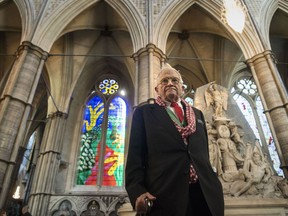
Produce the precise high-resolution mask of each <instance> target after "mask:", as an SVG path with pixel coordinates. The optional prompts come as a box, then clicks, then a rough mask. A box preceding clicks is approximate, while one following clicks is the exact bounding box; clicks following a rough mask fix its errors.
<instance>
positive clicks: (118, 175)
mask: <svg viewBox="0 0 288 216" xmlns="http://www.w3.org/2000/svg"><path fill="white" fill-rule="evenodd" d="M126 114H127V106H126V103H125V101H124V100H123V99H122V98H120V97H115V98H114V99H113V100H112V101H111V103H110V105H109V111H108V126H107V133H106V149H105V159H104V176H103V182H102V185H104V186H122V185H123V171H124V147H125V126H126Z"/></svg>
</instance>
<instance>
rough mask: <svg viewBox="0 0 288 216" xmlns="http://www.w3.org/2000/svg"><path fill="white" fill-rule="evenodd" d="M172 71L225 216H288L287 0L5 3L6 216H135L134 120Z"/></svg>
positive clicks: (1, 188) (0, 158)
mask: <svg viewBox="0 0 288 216" xmlns="http://www.w3.org/2000/svg"><path fill="white" fill-rule="evenodd" d="M165 63H168V64H170V65H171V66H172V67H174V68H176V69H177V70H179V72H180V74H181V75H182V77H183V81H184V87H185V93H184V95H183V98H184V99H185V100H186V101H187V102H188V103H189V104H191V105H192V106H195V107H196V108H198V109H200V110H202V111H203V113H204V116H205V119H206V124H207V131H208V140H209V154H210V162H211V166H212V168H213V169H214V170H215V172H216V173H217V175H218V177H219V179H220V181H221V183H222V185H223V192H224V196H225V215H227V216H242V215H250V216H251V215H254V216H272V215H273V216H274V215H279V216H280V215H281V216H284V215H288V133H287V128H288V95H287V89H288V1H287V0H258V1H254V0H253V1H252V0H149V1H144V0H121V1H120V0H119V1H115V0H81V1H77V0H25V1H23V0H0V209H1V208H2V209H5V210H6V212H7V215H20V208H21V206H23V205H28V206H29V212H30V213H31V214H32V215H33V216H38V215H41V216H42V215H51V216H60V215H71V216H72V215H73V216H76V215H77V216H78V215H81V216H82V215H83V216H84V215H103V216H104V215H105V216H116V215H119V216H128V215H135V212H133V209H132V207H131V205H130V201H129V199H128V196H127V193H126V191H125V182H124V171H125V161H126V156H127V150H128V143H129V131H130V128H131V119H132V114H133V110H134V108H135V107H137V106H141V105H142V104H145V103H149V102H151V99H153V98H155V96H156V93H155V91H154V87H155V80H156V77H157V74H158V73H159V71H160V69H161V67H162V66H163V65H164V64H165ZM245 172H246V173H248V174H249V175H252V176H254V180H253V181H251V182H250V181H248V180H247V179H245V178H243V177H241V176H242V175H243V173H245Z"/></svg>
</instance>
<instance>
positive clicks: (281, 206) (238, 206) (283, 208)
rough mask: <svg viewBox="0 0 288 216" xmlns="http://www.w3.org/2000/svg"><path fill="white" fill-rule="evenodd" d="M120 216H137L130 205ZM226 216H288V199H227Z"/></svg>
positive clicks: (127, 205) (123, 207) (124, 206)
mask: <svg viewBox="0 0 288 216" xmlns="http://www.w3.org/2000/svg"><path fill="white" fill-rule="evenodd" d="M118 215H119V216H135V215H136V213H135V211H133V209H132V206H131V205H130V203H125V204H123V205H122V206H121V207H120V208H119V209H118ZM225 216H288V199H267V198H265V199H263V198H257V197H255V198H253V197H251V198H240V197H239V198H226V199H225Z"/></svg>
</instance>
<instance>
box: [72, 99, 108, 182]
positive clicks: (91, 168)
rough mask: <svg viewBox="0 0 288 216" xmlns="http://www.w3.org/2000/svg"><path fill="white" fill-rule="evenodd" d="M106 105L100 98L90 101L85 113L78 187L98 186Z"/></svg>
mask: <svg viewBox="0 0 288 216" xmlns="http://www.w3.org/2000/svg"><path fill="white" fill-rule="evenodd" d="M103 116H104V104H103V101H102V99H101V98H100V97H98V96H95V97H93V98H92V99H90V100H89V101H88V102H87V104H86V108H85V111H84V121H83V127H82V134H81V141H80V142H81V143H80V155H79V160H78V173H77V184H78V185H96V182H97V173H98V171H97V169H98V164H99V154H100V150H101V149H100V145H99V142H100V140H101V133H102V131H101V127H102V123H103Z"/></svg>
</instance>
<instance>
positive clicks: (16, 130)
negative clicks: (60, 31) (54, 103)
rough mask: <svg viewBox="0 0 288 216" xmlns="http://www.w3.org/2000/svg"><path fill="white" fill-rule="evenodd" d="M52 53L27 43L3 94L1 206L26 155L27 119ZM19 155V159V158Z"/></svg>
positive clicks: (0, 117) (0, 106) (0, 111)
mask: <svg viewBox="0 0 288 216" xmlns="http://www.w3.org/2000/svg"><path fill="white" fill-rule="evenodd" d="M47 57H48V53H47V52H45V51H43V50H42V49H41V48H39V47H37V46H35V45H33V44H31V43H30V42H23V43H22V45H21V46H20V47H19V48H18V51H17V53H16V60H15V62H14V64H13V67H12V68H11V71H10V73H9V76H8V79H7V82H6V83H5V86H4V88H3V91H2V92H1V96H0V208H1V207H2V206H3V205H4V203H5V202H7V200H8V199H9V198H10V196H11V194H9V190H10V188H11V186H12V184H13V182H12V181H11V179H12V180H13V179H14V178H15V175H17V172H18V169H19V165H20V164H17V163H16V161H17V160H19V158H23V153H24V151H22V150H21V149H22V148H25V147H24V145H25V143H23V140H25V139H24V137H25V132H26V126H27V119H28V116H29V114H30V110H31V106H32V105H31V104H32V101H33V98H34V95H35V91H36V87H37V85H38V81H39V77H40V75H41V73H42V68H43V65H44V62H45V60H46V59H47ZM17 158H18V159H17Z"/></svg>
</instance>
